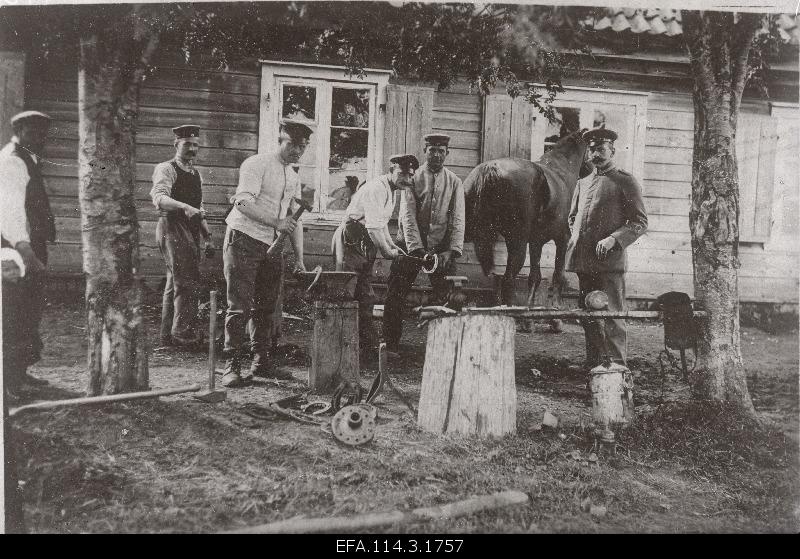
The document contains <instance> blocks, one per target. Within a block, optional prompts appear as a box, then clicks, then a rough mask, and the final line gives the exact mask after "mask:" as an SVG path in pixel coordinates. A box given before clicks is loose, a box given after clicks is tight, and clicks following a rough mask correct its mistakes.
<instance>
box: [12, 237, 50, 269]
mask: <svg viewBox="0 0 800 559" xmlns="http://www.w3.org/2000/svg"><path fill="white" fill-rule="evenodd" d="M14 248H16V249H17V252H19V254H20V256H22V261H23V262H24V263H25V269H26V270H27V272H28V273H29V274H37V273H42V272H44V269H45V268H44V264H42V262H41V260H39V259H38V258H36V254H34V252H33V249H32V248H31V245H30V243H28V242H26V241H20V242H19V243H17V246H16V247H14Z"/></svg>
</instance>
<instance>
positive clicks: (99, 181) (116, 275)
mask: <svg viewBox="0 0 800 559" xmlns="http://www.w3.org/2000/svg"><path fill="white" fill-rule="evenodd" d="M133 13H134V14H135V8H134V12H133ZM116 23H117V25H113V26H111V28H106V29H104V30H102V31H97V32H95V33H88V34H86V35H84V36H83V37H81V41H80V70H79V76H78V97H79V100H78V103H79V154H78V160H79V166H80V168H79V181H80V191H79V198H80V206H81V227H82V241H83V267H84V272H85V273H86V309H87V321H88V323H87V326H88V328H87V333H88V342H89V347H88V369H89V382H88V388H87V392H88V393H89V395H98V394H115V393H118V392H128V391H137V390H146V389H147V388H148V367H147V350H148V347H147V335H146V332H145V324H144V320H143V317H142V307H141V306H142V284H141V280H140V277H139V271H138V268H139V224H138V221H137V218H136V206H135V203H134V194H133V189H134V183H135V178H136V119H137V116H138V110H139V83H140V82H141V80H142V76H143V72H144V69H145V68H146V65H147V63H148V60H149V58H150V56H151V55H152V53H153V52H154V51H155V48H156V46H157V44H158V39H157V36H154V35H150V36H147V37H146V38H145V39H144V40H142V37H140V36H137V35H138V34H139V32H140V30H138V29H137V28H136V25H135V24H134V23H135V18H134V20H133V23H131V21H126V20H124V19H123V20H122V21H120V20H118V21H117V22H116ZM126 23H131V24H130V25H126Z"/></svg>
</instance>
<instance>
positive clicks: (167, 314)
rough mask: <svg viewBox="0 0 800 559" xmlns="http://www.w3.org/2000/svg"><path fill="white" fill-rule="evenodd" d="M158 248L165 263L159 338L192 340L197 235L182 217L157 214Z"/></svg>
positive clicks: (197, 293) (197, 275) (197, 276)
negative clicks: (165, 270)
mask: <svg viewBox="0 0 800 559" xmlns="http://www.w3.org/2000/svg"><path fill="white" fill-rule="evenodd" d="M156 238H157V239H158V248H159V250H160V251H161V256H162V257H163V258H164V263H165V264H166V266H167V283H166V285H165V286H164V295H163V297H162V299H161V341H162V342H164V341H166V340H168V339H169V338H170V337H172V339H173V340H175V341H177V342H181V341H191V340H193V339H195V337H196V336H197V334H198V332H196V326H197V302H198V298H199V296H200V236H199V233H193V232H192V231H190V229H189V227H188V226H187V224H186V223H184V222H183V221H180V220H177V219H174V218H170V217H160V218H159V219H158V223H157V224H156Z"/></svg>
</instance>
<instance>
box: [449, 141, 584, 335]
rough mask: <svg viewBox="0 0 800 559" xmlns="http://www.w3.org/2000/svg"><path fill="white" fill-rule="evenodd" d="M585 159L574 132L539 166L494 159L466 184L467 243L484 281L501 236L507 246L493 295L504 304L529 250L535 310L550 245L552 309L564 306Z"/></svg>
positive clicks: (510, 300) (510, 297) (510, 296)
mask: <svg viewBox="0 0 800 559" xmlns="http://www.w3.org/2000/svg"><path fill="white" fill-rule="evenodd" d="M585 154H586V143H585V142H584V141H583V139H582V133H581V132H578V131H576V132H573V133H572V134H569V135H567V136H565V137H564V138H562V139H561V140H559V141H558V142H557V143H556V144H555V145H554V146H553V148H552V149H551V150H550V151H548V152H547V153H545V154H544V155H543V156H542V157H541V158H540V159H539V161H537V162H532V161H526V160H524V159H515V158H510V157H506V158H502V159H494V160H491V161H486V162H484V163H481V164H480V165H478V166H477V167H475V168H474V169H473V170H472V171H470V173H469V175H467V178H466V179H465V180H464V194H465V197H466V205H467V212H468V214H467V216H468V217H467V226H468V237H471V238H472V240H473V243H474V245H475V253H476V255H477V257H478V262H479V263H480V265H481V269H482V270H483V273H484V274H485V275H487V276H488V275H490V274H492V273H493V270H494V246H495V243H496V242H497V237H498V235H501V236H502V237H503V238H504V239H505V242H506V248H507V250H508V260H507V262H506V271H505V274H504V275H503V276H502V278H498V277H497V276H495V290H496V292H499V293H497V294H499V299H500V302H501V303H502V304H504V305H512V304H513V303H514V301H513V299H514V278H515V277H516V276H517V274H518V273H519V271H520V270H521V269H522V266H523V265H524V264H525V248H526V247H530V257H531V271H530V275H529V276H528V290H529V294H528V300H527V305H528V306H532V305H533V302H534V299H535V295H536V290H537V289H538V287H539V284H540V283H541V281H542V273H541V269H540V267H539V260H540V259H541V255H542V247H543V246H544V245H545V244H546V243H547V242H549V241H551V240H552V241H554V242H555V245H556V258H555V271H554V272H553V281H552V283H551V285H550V288H549V290H548V291H549V292H548V297H549V298H550V300H551V301H552V302H553V306H555V307H560V306H561V292H562V290H563V288H564V285H565V284H566V278H565V276H564V260H565V259H564V257H565V254H566V250H567V242H568V241H569V238H570V235H571V233H570V228H569V223H568V216H569V211H570V206H571V203H572V196H573V193H574V191H575V185H576V183H577V181H578V179H579V178H583V177H586V176H588V175H589V174H590V173H591V172H592V165H591V163H589V162H588V161H585ZM551 325H553V329H554V330H556V331H557V330H558V329H559V326H558V324H556V323H552V322H551Z"/></svg>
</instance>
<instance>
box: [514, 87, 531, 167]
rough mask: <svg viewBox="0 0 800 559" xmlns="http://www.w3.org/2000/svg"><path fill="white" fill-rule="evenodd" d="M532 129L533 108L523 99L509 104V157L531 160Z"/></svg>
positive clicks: (518, 98) (519, 98) (517, 99)
mask: <svg viewBox="0 0 800 559" xmlns="http://www.w3.org/2000/svg"><path fill="white" fill-rule="evenodd" d="M532 127H533V107H532V106H531V104H530V103H528V101H527V100H525V98H523V97H517V98H516V99H514V101H513V102H512V103H511V138H510V140H509V154H510V155H511V157H518V158H520V159H526V160H528V161H530V159H531V129H532Z"/></svg>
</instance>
